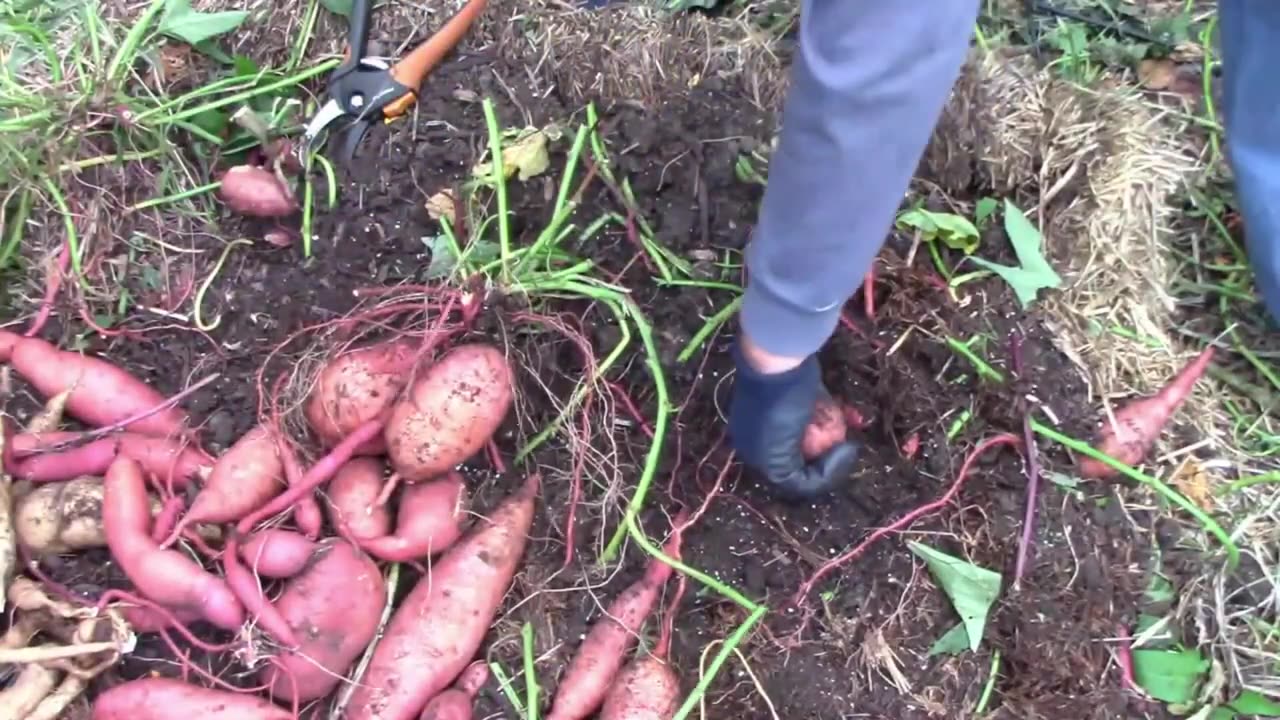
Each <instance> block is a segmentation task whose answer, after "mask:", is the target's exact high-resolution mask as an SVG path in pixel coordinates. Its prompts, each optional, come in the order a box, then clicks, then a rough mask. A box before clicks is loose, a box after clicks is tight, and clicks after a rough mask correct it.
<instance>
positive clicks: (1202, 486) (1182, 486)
mask: <svg viewBox="0 0 1280 720" xmlns="http://www.w3.org/2000/svg"><path fill="white" fill-rule="evenodd" d="M1170 482H1171V483H1172V485H1173V486H1174V487H1175V488H1177V489H1178V492H1180V493H1182V494H1183V495H1185V496H1186V497H1187V499H1188V500H1190V501H1191V502H1193V503H1195V504H1196V505H1198V506H1199V507H1200V509H1201V510H1204V511H1206V512H1212V511H1213V481H1212V480H1211V479H1210V477H1209V473H1208V472H1206V471H1205V469H1204V467H1203V466H1201V465H1200V463H1199V461H1197V460H1196V459H1195V458H1193V457H1190V456H1188V457H1187V458H1186V459H1185V460H1183V461H1182V464H1181V465H1179V466H1178V469H1177V470H1175V471H1174V473H1173V477H1172V478H1170Z"/></svg>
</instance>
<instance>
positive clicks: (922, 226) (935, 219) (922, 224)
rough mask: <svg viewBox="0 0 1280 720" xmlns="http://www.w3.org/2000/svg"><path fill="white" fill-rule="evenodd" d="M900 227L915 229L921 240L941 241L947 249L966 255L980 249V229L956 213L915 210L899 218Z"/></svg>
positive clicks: (908, 211)
mask: <svg viewBox="0 0 1280 720" xmlns="http://www.w3.org/2000/svg"><path fill="white" fill-rule="evenodd" d="M898 226H899V227H909V228H915V229H916V230H919V231H920V239H922V240H924V241H926V242H933V241H935V240H941V241H942V242H943V243H944V244H945V245H946V246H947V247H949V248H951V249H952V250H959V251H961V252H963V253H964V254H965V255H969V254H972V253H973V251H975V250H977V249H978V241H979V238H978V228H976V227H974V224H973V223H971V222H969V220H968V219H967V218H964V217H961V216H960V215H956V214H954V213H944V212H933V211H932V210H925V209H924V208H915V209H913V210H907V211H906V212H904V213H902V214H901V215H899V216H898Z"/></svg>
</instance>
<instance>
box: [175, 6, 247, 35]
mask: <svg viewBox="0 0 1280 720" xmlns="http://www.w3.org/2000/svg"><path fill="white" fill-rule="evenodd" d="M248 17H249V12H248V11H247V10H225V11H223V12H212V13H204V12H199V11H196V10H192V9H191V0H169V2H168V3H167V4H166V5H165V9H164V17H162V18H160V26H159V27H160V32H162V33H164V34H165V35H168V36H169V37H172V38H177V39H178V40H181V41H183V42H185V43H187V44H189V45H199V44H200V43H202V42H204V41H205V40H208V39H209V38H212V37H216V36H218V35H222V34H224V33H229V32H231V31H232V30H235V29H236V28H238V27H240V25H241V24H242V23H244V21H245V19H246V18H248Z"/></svg>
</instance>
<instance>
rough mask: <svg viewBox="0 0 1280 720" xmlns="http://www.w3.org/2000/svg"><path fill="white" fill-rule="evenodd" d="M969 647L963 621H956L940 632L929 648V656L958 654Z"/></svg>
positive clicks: (967, 632) (967, 633)
mask: <svg viewBox="0 0 1280 720" xmlns="http://www.w3.org/2000/svg"><path fill="white" fill-rule="evenodd" d="M968 649H969V631H968V630H966V629H965V627H964V623H963V622H958V623H956V624H955V625H953V626H952V628H951V629H950V630H948V631H946V632H945V633H943V634H942V637H940V638H938V639H937V641H936V642H934V643H933V647H931V648H929V657H933V656H935V655H959V654H960V653H962V652H964V651H965V650H968Z"/></svg>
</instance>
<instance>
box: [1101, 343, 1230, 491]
mask: <svg viewBox="0 0 1280 720" xmlns="http://www.w3.org/2000/svg"><path fill="white" fill-rule="evenodd" d="M1212 360H1213V346H1212V345H1210V346H1208V347H1206V348H1205V349H1204V350H1203V351H1202V352H1201V353H1200V354H1199V355H1197V356H1196V357H1195V359H1193V360H1192V361H1191V362H1189V363H1187V364H1186V365H1185V366H1184V367H1183V368H1182V369H1181V370H1179V371H1178V374H1177V375H1175V376H1174V377H1173V379H1172V380H1170V381H1169V384H1167V385H1165V386H1164V387H1163V388H1161V390H1160V392H1158V393H1156V394H1155V395H1152V396H1150V397H1145V398H1139V399H1137V400H1132V401H1130V402H1129V403H1128V404H1126V405H1125V406H1124V407H1122V408H1120V409H1119V410H1117V411H1116V412H1115V423H1114V424H1113V423H1110V422H1107V423H1105V424H1104V425H1103V427H1102V430H1101V431H1100V432H1099V433H1098V439H1097V441H1096V442H1095V443H1094V448H1095V449H1096V450H1098V451H1099V452H1101V453H1104V454H1106V455H1110V456H1111V457H1113V458H1115V459H1116V460H1119V461H1120V462H1122V463H1124V464H1126V465H1137V464H1138V463H1140V462H1142V460H1143V459H1144V458H1145V457H1146V456H1147V452H1149V451H1150V450H1151V446H1152V445H1154V444H1155V442H1156V440H1157V439H1159V437H1160V433H1161V431H1163V430H1164V426H1165V425H1166V424H1167V423H1168V422H1169V418H1170V417H1172V416H1173V413H1174V412H1175V411H1177V409H1178V408H1179V407H1180V406H1181V405H1182V403H1183V402H1185V401H1186V399H1187V397H1188V396H1189V395H1191V389H1192V388H1193V387H1195V384H1196V381H1197V380H1199V379H1200V376H1202V375H1204V372H1205V370H1207V369H1208V367H1209V363H1210V361H1212ZM1117 473H1118V471H1117V470H1116V469H1115V468H1113V467H1111V466H1110V465H1108V464H1106V463H1104V462H1102V461H1100V460H1095V459H1093V458H1090V457H1085V458H1081V459H1080V476H1081V477H1086V478H1099V479H1100V478H1109V477H1113V476H1115V475H1116V474H1117Z"/></svg>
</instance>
